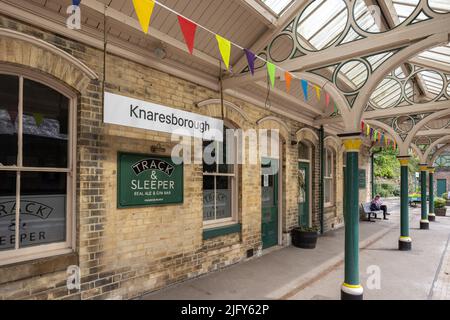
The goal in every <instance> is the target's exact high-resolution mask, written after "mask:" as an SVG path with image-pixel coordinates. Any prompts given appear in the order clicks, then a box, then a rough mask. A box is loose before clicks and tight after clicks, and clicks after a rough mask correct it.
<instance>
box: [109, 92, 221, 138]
mask: <svg viewBox="0 0 450 320" xmlns="http://www.w3.org/2000/svg"><path fill="white" fill-rule="evenodd" d="M103 113H104V116H103V121H104V122H105V123H110V124H118V125H121V126H127V127H133V128H140V129H146V130H154V131H160V132H167V133H175V134H179V135H185V136H191V137H196V138H202V139H204V140H216V141H222V139H223V121H222V120H219V119H215V118H211V117H205V116H202V115H200V114H196V113H191V112H186V111H182V110H178V109H173V108H169V107H165V106H161V105H159V104H156V103H152V102H147V101H142V100H138V99H133V98H129V97H124V96H120V95H117V94H113V93H109V92H105V110H104V111H103Z"/></svg>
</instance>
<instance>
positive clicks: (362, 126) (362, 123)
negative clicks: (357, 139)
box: [361, 121, 364, 132]
mask: <svg viewBox="0 0 450 320" xmlns="http://www.w3.org/2000/svg"><path fill="white" fill-rule="evenodd" d="M362 131H364V121H361V132H362Z"/></svg>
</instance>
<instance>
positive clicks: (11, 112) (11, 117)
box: [8, 110, 17, 125]
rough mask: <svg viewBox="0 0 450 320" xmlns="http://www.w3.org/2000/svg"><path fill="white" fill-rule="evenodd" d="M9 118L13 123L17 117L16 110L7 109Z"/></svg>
mask: <svg viewBox="0 0 450 320" xmlns="http://www.w3.org/2000/svg"><path fill="white" fill-rule="evenodd" d="M8 113H9V119H11V123H12V124H13V125H14V124H15V123H16V119H17V110H8Z"/></svg>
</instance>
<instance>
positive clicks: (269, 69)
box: [267, 61, 275, 88]
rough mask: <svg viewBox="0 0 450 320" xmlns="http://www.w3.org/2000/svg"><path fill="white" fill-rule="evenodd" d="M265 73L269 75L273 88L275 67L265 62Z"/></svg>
mask: <svg viewBox="0 0 450 320" xmlns="http://www.w3.org/2000/svg"><path fill="white" fill-rule="evenodd" d="M267 72H268V73H269V79H270V83H271V84H272V88H273V87H274V86H275V65H274V64H273V63H271V62H269V61H267Z"/></svg>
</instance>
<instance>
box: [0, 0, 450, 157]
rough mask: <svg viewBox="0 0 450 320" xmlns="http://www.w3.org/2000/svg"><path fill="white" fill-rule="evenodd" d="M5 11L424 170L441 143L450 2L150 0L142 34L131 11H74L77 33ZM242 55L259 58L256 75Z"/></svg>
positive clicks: (42, 4)
mask: <svg viewBox="0 0 450 320" xmlns="http://www.w3.org/2000/svg"><path fill="white" fill-rule="evenodd" d="M2 2H3V3H4V4H5V5H4V8H5V11H6V12H8V10H10V12H14V14H15V16H16V17H17V10H13V9H14V8H16V9H17V8H21V9H23V10H22V11H24V12H25V13H23V15H24V17H22V18H23V19H25V20H26V16H27V14H26V12H33V13H34V15H35V18H34V19H35V20H37V21H38V22H39V21H42V25H44V26H53V27H54V30H57V31H58V32H60V33H61V34H63V35H66V36H67V37H69V38H73V39H76V40H79V41H85V42H87V43H89V44H91V45H92V46H94V47H98V48H103V42H104V40H106V42H107V50H108V52H109V53H111V54H115V55H118V56H122V57H125V58H128V59H131V60H134V61H137V62H139V63H142V64H145V65H148V66H150V67H155V68H158V69H161V70H164V71H167V72H169V73H173V74H174V75H176V76H179V77H181V78H184V79H187V80H190V81H193V82H195V83H198V84H200V85H203V86H206V87H208V88H211V89H213V90H217V91H218V90H219V83H220V82H219V80H218V79H219V78H220V77H222V88H223V90H224V91H225V93H226V94H228V95H231V96H234V97H238V98H241V99H243V100H246V101H249V102H251V103H254V104H256V105H258V106H260V107H263V108H270V109H271V110H273V111H274V112H276V113H279V114H281V115H284V116H289V117H291V118H292V119H297V120H299V121H302V122H304V123H306V124H309V125H312V126H315V127H318V126H321V125H323V126H324V128H325V131H326V132H327V133H328V134H340V133H352V132H353V133H354V132H358V131H361V130H362V131H363V132H364V133H367V137H366V139H369V140H370V139H372V140H376V141H375V142H373V143H375V144H381V145H393V144H394V145H395V147H398V148H399V152H400V154H402V155H405V154H408V152H411V151H412V152H414V153H415V154H416V155H418V156H419V158H420V160H421V162H422V163H428V164H432V163H434V162H435V160H436V158H437V156H438V155H440V154H441V153H442V152H443V151H442V150H447V149H446V148H447V147H448V145H447V143H450V102H449V99H450V40H449V34H450V1H449V0H384V1H377V0H351V1H350V0H312V1H311V0H297V1H291V0H229V1H223V0H209V1H204V0H190V1H186V0H158V1H156V5H155V8H154V11H153V14H152V18H151V23H150V28H149V32H148V34H145V33H143V32H142V30H141V27H140V25H139V22H138V18H137V16H136V13H135V10H134V8H133V1H132V0H82V1H81V4H80V9H81V15H82V29H81V30H69V29H67V28H65V27H64V23H65V20H66V17H67V14H66V8H67V6H68V5H70V4H71V0H45V1H44V0H29V1H24V0H4V1H2ZM168 8H170V9H171V10H172V11H171V10H168ZM175 13H179V14H181V15H183V16H184V17H186V18H188V19H190V20H192V21H194V22H195V23H197V24H198V25H201V26H203V27H205V28H206V29H208V30H210V31H212V32H213V33H217V34H219V35H221V36H222V37H224V38H226V39H228V40H230V41H231V42H232V43H234V44H238V45H239V47H236V46H234V45H233V46H232V48H231V49H232V50H231V54H230V68H229V69H227V68H226V67H225V65H224V64H223V63H221V60H222V59H221V56H220V52H219V50H218V46H217V42H216V40H215V39H214V37H213V36H212V35H211V33H210V32H207V31H205V29H203V28H198V30H197V33H196V38H195V46H194V47H195V49H194V51H193V54H192V55H191V54H189V52H188V50H187V48H186V44H185V42H184V38H183V34H182V32H181V31H180V27H179V24H178V19H177V14H175ZM21 14H22V13H19V16H18V17H17V18H19V19H20V18H21V17H20V15H21ZM105 26H106V32H104V30H105ZM54 30H53V31H54ZM104 34H106V39H104ZM242 48H247V49H249V50H251V52H254V53H255V54H256V55H257V56H258V57H260V58H261V59H256V61H255V72H254V74H252V73H251V72H250V70H249V67H248V60H247V57H246V54H245V52H244V51H243V50H242ZM267 61H270V62H271V63H273V64H274V65H275V66H276V81H275V84H274V86H273V87H272V86H271V84H270V81H269V77H268V72H267ZM286 72H287V73H288V74H290V75H291V76H292V77H293V80H292V83H291V85H290V88H287V87H286ZM361 122H363V123H361ZM367 127H370V128H369V129H368V128H367ZM375 132H376V133H377V134H378V136H376V137H375V139H373V133H375ZM380 136H381V137H382V139H380V138H379V137H380ZM394 142H395V143H394ZM446 152H448V151H446ZM441 158H442V157H441Z"/></svg>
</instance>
